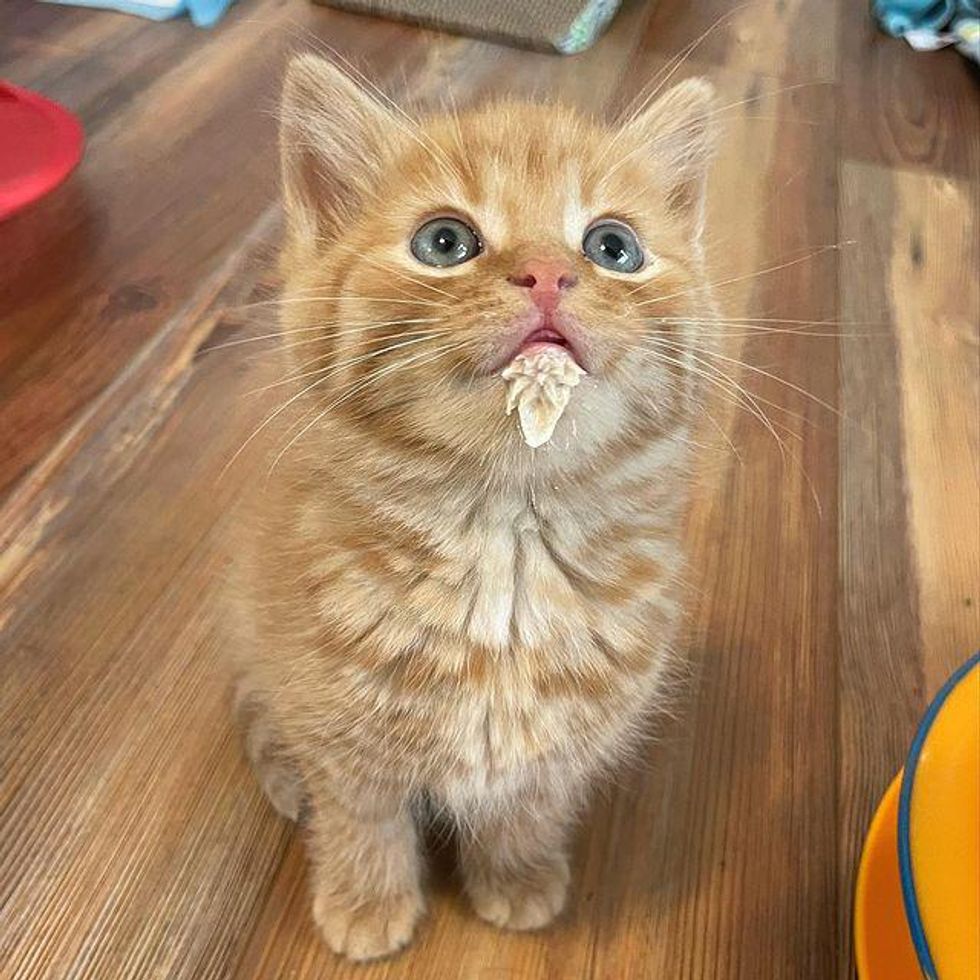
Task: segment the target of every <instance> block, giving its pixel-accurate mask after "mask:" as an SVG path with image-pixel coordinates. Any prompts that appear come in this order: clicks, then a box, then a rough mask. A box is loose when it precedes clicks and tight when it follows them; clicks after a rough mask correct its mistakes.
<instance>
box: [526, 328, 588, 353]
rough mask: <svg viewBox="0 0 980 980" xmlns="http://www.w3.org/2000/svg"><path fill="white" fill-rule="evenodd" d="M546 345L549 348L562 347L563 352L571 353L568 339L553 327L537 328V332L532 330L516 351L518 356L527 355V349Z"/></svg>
mask: <svg viewBox="0 0 980 980" xmlns="http://www.w3.org/2000/svg"><path fill="white" fill-rule="evenodd" d="M540 344H546V345H549V346H551V347H564V348H565V350H567V351H569V352H570V353H572V354H573V356H574V353H573V352H572V345H571V343H569V340H568V338H567V337H566V336H565V335H564V334H563V333H562V332H561V331H560V330H555V329H554V328H553V327H539V328H538V329H537V330H532V331H531V333H529V334H528V335H527V336H526V337H525V338H524V340H523V341H521V347H520V350H519V351H518V353H519V354H525V353H527V350H528V348H529V347H534V346H536V345H540Z"/></svg>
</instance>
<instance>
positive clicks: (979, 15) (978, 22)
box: [872, 0, 980, 62]
mask: <svg viewBox="0 0 980 980" xmlns="http://www.w3.org/2000/svg"><path fill="white" fill-rule="evenodd" d="M872 9H873V10H874V14H875V17H877V18H878V23H879V24H880V25H881V29H882V30H883V31H886V32H887V33H889V34H891V35H893V36H894V37H904V38H905V39H906V40H907V41H908V42H909V44H911V45H912V46H913V47H914V48H916V49H917V50H934V49H936V48H941V47H945V46H946V45H947V44H955V45H956V47H957V49H958V50H959V51H960V52H962V53H963V54H965V55H966V56H967V57H968V58H972V59H973V60H974V61H977V62H980V0H872Z"/></svg>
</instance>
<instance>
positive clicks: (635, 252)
mask: <svg viewBox="0 0 980 980" xmlns="http://www.w3.org/2000/svg"><path fill="white" fill-rule="evenodd" d="M582 251H583V252H584V253H585V257H586V258H587V259H589V261H590V262H594V263H595V264H596V265H598V266H600V267H601V268H603V269H611V270H612V271H613V272H636V271H637V270H638V269H640V268H641V267H642V266H643V249H642V248H641V247H640V241H639V239H638V238H637V237H636V232H635V231H633V229H632V228H630V227H629V225H624V224H623V223H622V222H621V221H599V222H596V224H594V225H592V227H591V228H589V230H588V231H586V233H585V238H584V239H582Z"/></svg>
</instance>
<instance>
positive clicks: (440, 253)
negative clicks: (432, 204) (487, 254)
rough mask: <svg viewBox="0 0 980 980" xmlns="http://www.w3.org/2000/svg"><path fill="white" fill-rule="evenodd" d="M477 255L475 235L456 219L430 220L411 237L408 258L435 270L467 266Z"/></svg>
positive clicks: (480, 248)
mask: <svg viewBox="0 0 980 980" xmlns="http://www.w3.org/2000/svg"><path fill="white" fill-rule="evenodd" d="M481 251H482V246H481V244H480V239H479V238H477V237H476V232H475V231H473V229H472V228H470V227H468V226H467V225H464V224H463V222H462V221H458V220H457V219H456V218H433V219H432V221H427V222H426V223H425V224H424V225H422V227H421V228H419V230H418V231H417V232H415V234H414V235H413V236H412V255H414V256H415V258H417V259H418V260H419V262H421V263H423V264H424V265H434V266H436V267H437V268H446V267H447V266H450V265H460V264H461V263H462V262H469V260H470V259H472V258H475V257H476V256H477V255H479V254H480V252H481Z"/></svg>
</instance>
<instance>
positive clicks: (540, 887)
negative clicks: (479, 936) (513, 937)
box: [466, 859, 569, 929]
mask: <svg viewBox="0 0 980 980" xmlns="http://www.w3.org/2000/svg"><path fill="white" fill-rule="evenodd" d="M568 881H569V872H568V862H567V861H565V860H564V859H562V860H561V861H559V862H556V863H555V864H553V865H550V866H548V867H545V868H535V869H533V870H532V869H524V870H523V872H522V873H521V874H520V875H516V874H515V875H513V876H502V875H500V874H499V873H498V874H492V875H486V876H485V875H474V876H472V877H469V878H468V880H467V882H466V890H467V892H468V893H469V896H470V901H471V902H472V903H473V910H474V911H475V912H476V914H477V915H478V916H479V917H480V918H481V919H485V920H486V921H487V922H489V923H491V924H492V925H495V926H500V927H501V928H503V929H540V928H542V927H543V926H546V925H548V923H549V922H551V921H552V919H554V918H555V916H556V915H558V913H559V912H561V910H562V909H563V908H564V906H565V898H566V896H567V894H568Z"/></svg>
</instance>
